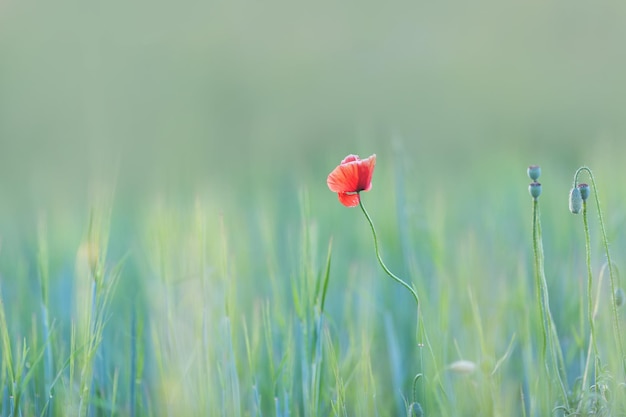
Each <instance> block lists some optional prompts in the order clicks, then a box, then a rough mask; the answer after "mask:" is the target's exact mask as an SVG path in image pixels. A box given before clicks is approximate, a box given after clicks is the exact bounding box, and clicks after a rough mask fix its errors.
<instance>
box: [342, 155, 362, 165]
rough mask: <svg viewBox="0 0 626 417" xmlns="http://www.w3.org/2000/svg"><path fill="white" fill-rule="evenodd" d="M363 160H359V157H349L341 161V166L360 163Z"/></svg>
mask: <svg viewBox="0 0 626 417" xmlns="http://www.w3.org/2000/svg"><path fill="white" fill-rule="evenodd" d="M360 160H361V158H359V155H352V154H350V155H348V156H346V157H345V158H343V161H341V164H342V165H343V164H347V163H348V162H354V161H360Z"/></svg>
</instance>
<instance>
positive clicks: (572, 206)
mask: <svg viewBox="0 0 626 417" xmlns="http://www.w3.org/2000/svg"><path fill="white" fill-rule="evenodd" d="M582 206H583V198H582V195H581V192H580V188H578V187H574V188H572V190H571V191H570V192H569V211H571V212H572V213H574V214H578V213H580V210H581V209H582Z"/></svg>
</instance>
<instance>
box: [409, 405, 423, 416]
mask: <svg viewBox="0 0 626 417" xmlns="http://www.w3.org/2000/svg"><path fill="white" fill-rule="evenodd" d="M410 415H411V416H412V417H423V416H424V410H422V406H421V405H420V403H418V402H415V403H413V404H411V414H410Z"/></svg>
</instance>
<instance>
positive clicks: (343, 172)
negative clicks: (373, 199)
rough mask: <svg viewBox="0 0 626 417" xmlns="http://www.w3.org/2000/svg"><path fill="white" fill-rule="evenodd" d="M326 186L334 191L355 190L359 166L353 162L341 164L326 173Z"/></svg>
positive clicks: (345, 191) (346, 191)
mask: <svg viewBox="0 0 626 417" xmlns="http://www.w3.org/2000/svg"><path fill="white" fill-rule="evenodd" d="M326 183H327V184H328V188H330V191H332V192H335V193H349V192H356V191H357V190H358V186H359V166H358V165H357V164H356V163H354V162H351V163H347V164H341V165H339V166H338V167H337V168H335V169H333V171H332V172H331V173H330V174H328V178H327V179H326Z"/></svg>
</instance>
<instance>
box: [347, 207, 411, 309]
mask: <svg viewBox="0 0 626 417" xmlns="http://www.w3.org/2000/svg"><path fill="white" fill-rule="evenodd" d="M359 206H360V207H361V210H363V214H365V218H366V219H367V221H368V223H369V224H370V227H371V229H372V234H373V235H374V247H375V248H376V258H378V263H379V264H380V266H381V267H382V268H383V270H384V271H385V273H386V274H387V275H389V277H390V278H391V279H393V280H394V281H396V282H397V283H398V284H400V285H402V286H403V287H404V288H406V289H407V290H409V291H410V292H411V294H412V295H413V298H414V299H415V304H416V305H417V307H418V308H419V305H420V301H419V297H418V296H417V293H416V292H415V290H414V289H413V287H411V286H410V285H409V284H407V283H406V282H404V281H403V280H402V279H400V278H398V277H397V276H396V275H395V274H394V273H393V272H391V271H390V270H389V268H387V266H386V265H385V263H384V262H383V260H382V258H381V257H380V249H379V248H378V236H377V235H376V229H374V223H373V222H372V219H371V217H370V215H369V214H368V213H367V210H365V206H363V201H362V200H361V198H360V196H359Z"/></svg>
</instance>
